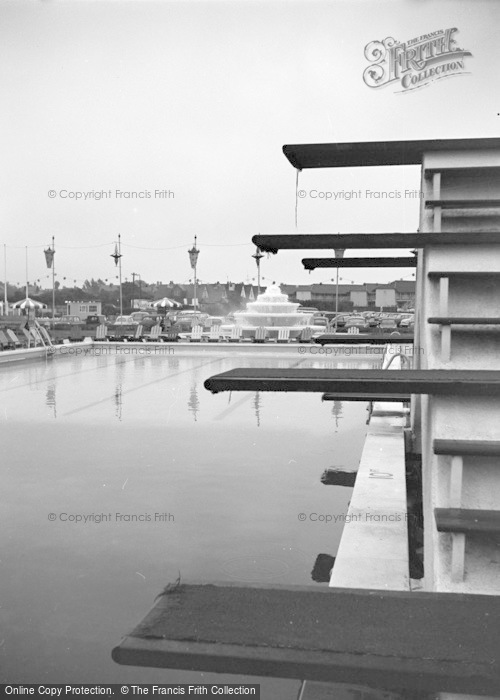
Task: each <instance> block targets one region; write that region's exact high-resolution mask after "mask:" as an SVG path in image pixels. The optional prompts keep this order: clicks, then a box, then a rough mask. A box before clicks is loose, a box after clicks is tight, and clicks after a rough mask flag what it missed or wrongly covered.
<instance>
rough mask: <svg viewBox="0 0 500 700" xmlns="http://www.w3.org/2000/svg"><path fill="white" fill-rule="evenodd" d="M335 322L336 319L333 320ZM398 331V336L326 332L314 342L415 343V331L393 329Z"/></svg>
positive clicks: (328, 343) (339, 343)
mask: <svg viewBox="0 0 500 700" xmlns="http://www.w3.org/2000/svg"><path fill="white" fill-rule="evenodd" d="M333 323H335V321H333ZM391 332H393V333H394V332H396V333H398V335H397V336H393V335H391V334H390V333H389V334H383V333H379V334H378V335H376V334H374V333H367V334H366V335H365V334H363V333H355V334H349V335H348V334H347V333H346V334H345V335H342V331H340V332H339V333H325V334H324V335H320V336H318V337H317V338H313V340H314V342H315V343H317V344H318V345H387V343H394V344H396V345H405V344H407V345H410V344H412V343H413V339H414V336H413V333H409V334H408V335H406V334H405V332H404V331H403V330H399V331H391Z"/></svg>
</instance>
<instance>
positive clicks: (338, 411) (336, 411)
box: [332, 400, 342, 428]
mask: <svg viewBox="0 0 500 700" xmlns="http://www.w3.org/2000/svg"><path fill="white" fill-rule="evenodd" d="M332 416H333V417H334V418H335V427H336V428H338V427H339V419H340V418H342V401H338V400H335V401H334V402H333V405H332Z"/></svg>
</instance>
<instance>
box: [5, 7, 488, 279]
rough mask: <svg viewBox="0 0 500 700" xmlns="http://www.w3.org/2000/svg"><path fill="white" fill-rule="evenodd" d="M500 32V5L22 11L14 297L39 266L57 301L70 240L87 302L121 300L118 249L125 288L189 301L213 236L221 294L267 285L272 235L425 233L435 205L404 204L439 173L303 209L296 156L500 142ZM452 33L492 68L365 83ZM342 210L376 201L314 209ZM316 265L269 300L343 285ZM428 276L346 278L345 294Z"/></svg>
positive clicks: (10, 144)
mask: <svg viewBox="0 0 500 700" xmlns="http://www.w3.org/2000/svg"><path fill="white" fill-rule="evenodd" d="M499 20H500V4H499V3H497V2H496V1H495V0H463V1H460V0H377V1H376V2H374V1H373V0H329V1H328V2H316V1H315V0H301V1H299V0H287V1H285V0H281V1H278V2H275V1H267V2H260V1H259V0H248V1H245V2H243V1H242V2H240V1H239V0H230V1H228V2H216V1H215V0H203V1H202V2H194V1H190V0H186V1H184V2H182V1H178V2H168V1H164V2H149V1H148V0H135V1H134V0H123V1H120V0H113V1H109V2H107V1H106V0H99V2H88V1H85V0H32V1H25V0H2V2H0V61H1V65H2V67H3V70H2V74H1V77H0V90H1V95H2V97H3V100H4V109H3V110H2V113H1V117H0V142H1V149H2V156H3V157H2V166H3V167H2V168H1V169H0V170H1V175H0V177H1V179H0V196H1V198H0V220H1V235H0V244H1V245H2V247H3V249H4V250H3V253H4V258H5V259H6V263H7V264H6V268H7V279H8V280H9V281H10V282H12V283H17V282H19V283H21V284H23V283H24V281H25V280H26V258H27V260H28V263H27V270H28V272H27V277H28V279H29V280H30V281H31V282H33V281H35V280H37V279H39V280H40V281H41V282H40V283H41V285H42V286H47V287H48V286H49V285H50V284H51V281H50V279H49V272H50V271H49V270H47V269H46V266H45V260H44V256H43V249H44V248H45V247H47V245H48V244H50V242H51V239H52V236H54V238H55V247H56V257H55V259H56V279H57V280H59V281H60V282H61V284H62V285H66V286H72V285H73V284H75V283H76V284H78V285H80V284H82V282H83V280H85V279H87V278H91V277H94V278H99V277H100V278H102V279H108V280H109V281H110V282H111V281H113V282H114V281H115V276H116V274H117V272H116V269H115V266H114V262H113V260H112V258H111V257H110V256H111V254H112V253H113V252H114V244H115V242H116V240H117V237H118V234H120V235H121V242H122V254H123V258H122V264H123V278H124V279H129V280H130V279H131V278H132V273H133V272H134V273H136V274H138V275H140V277H141V278H142V279H143V280H145V281H148V282H156V281H162V282H163V283H167V282H169V281H170V280H174V281H176V282H181V283H182V282H187V281H188V280H189V279H191V278H192V270H191V268H190V265H189V257H188V250H189V248H191V246H192V244H193V239H194V236H195V235H197V240H198V248H199V250H200V255H199V260H198V270H197V272H198V278H199V279H200V280H201V281H203V282H216V281H220V282H226V281H228V280H229V281H233V282H240V281H247V282H249V281H251V280H252V279H255V278H256V267H255V262H254V260H253V259H252V257H251V256H252V254H253V253H254V252H255V248H254V246H253V245H252V243H251V238H252V236H253V235H255V234H257V233H294V232H298V233H302V232H303V233H323V232H324V233H341V232H367V233H368V232H384V231H409V232H410V231H415V230H416V229H417V227H418V211H419V209H418V207H419V201H418V198H411V197H410V196H405V194H404V193H405V191H406V190H408V191H411V190H415V189H416V190H418V188H419V182H420V169H419V167H417V166H411V167H385V168H378V167H377V168H374V167H367V168H345V169H336V168H328V169H322V170H304V171H302V172H300V173H299V180H298V187H299V189H300V190H303V191H304V192H305V193H306V196H305V197H304V198H298V199H297V196H296V171H295V169H294V168H293V167H292V166H291V164H290V163H289V162H288V160H287V159H286V158H285V156H284V155H283V153H282V146H283V145H284V144H297V143H326V142H344V141H383V140H408V139H438V138H469V137H496V136H499V127H500V94H499V88H498V79H497V72H498V67H499V66H500V45H499V42H498V37H497V28H498V26H499V24H500V22H499ZM447 28H457V30H458V31H457V32H456V33H455V38H456V41H457V44H458V45H459V46H460V48H463V49H466V50H468V51H470V53H471V54H472V55H471V56H468V57H466V58H465V71H464V72H463V74H461V75H456V76H454V77H450V78H443V79H440V80H433V81H431V82H429V84H428V85H427V86H426V87H423V88H420V89H415V90H410V91H405V92H402V91H401V88H400V87H398V86H396V85H395V84H390V85H386V86H384V87H381V88H376V89H374V88H370V87H368V86H367V85H366V84H365V82H364V81H363V72H364V70H365V69H366V68H367V67H368V65H369V63H368V61H367V59H366V57H365V53H364V51H365V47H366V46H367V44H369V43H370V42H372V41H377V40H379V41H380V40H383V39H385V38H386V37H393V38H395V39H396V40H397V41H399V42H408V41H410V40H411V39H413V38H416V37H420V36H422V35H423V34H429V33H431V32H434V31H437V30H440V29H447ZM367 189H369V190H371V191H387V192H391V191H392V192H395V191H398V192H400V195H401V196H400V197H399V198H392V199H385V200H384V199H376V198H373V197H371V198H368V197H366V196H364V195H365V193H366V190H367ZM342 190H344V191H347V190H361V191H362V193H363V197H362V198H360V199H358V200H356V199H351V200H346V199H344V200H342V199H337V200H334V199H333V197H332V198H331V199H329V200H326V199H325V198H321V197H320V196H318V195H317V194H316V195H314V194H311V193H314V192H316V193H318V192H340V191H342ZM104 192H105V193H106V194H107V195H108V196H106V197H105V196H102V197H101V199H98V198H96V195H95V193H104ZM133 192H135V193H137V194H138V195H139V194H142V197H139V196H137V197H136V198H132V197H130V196H127V193H133ZM157 192H158V194H157ZM161 192H163V193H164V194H163V196H162V195H161V194H160V193H161ZM77 193H80V198H78V199H77V198H76V197H77ZM85 193H86V195H87V199H85V198H84V196H85ZM92 193H94V194H92ZM123 193H125V194H123ZM147 193H149V194H150V196H149V197H147ZM296 204H297V220H296V216H295V215H296ZM26 251H27V254H26ZM390 252H391V251H387V254H390ZM394 253H395V254H404V252H402V251H394ZM316 254H317V252H316V253H313V255H316ZM359 254H360V255H363V254H365V255H370V254H371V253H370V252H369V251H364V252H363V251H362V252H360V253H359ZM308 255H309V254H308ZM301 257H303V253H302V254H301V253H300V252H295V251H282V252H280V253H278V255H276V256H270V257H268V256H266V257H265V258H264V259H263V260H262V262H261V269H262V275H263V279H264V284H267V283H271V282H273V281H276V282H278V283H280V282H282V283H288V284H309V283H318V282H323V283H326V282H329V281H330V280H331V279H333V277H334V270H317V271H315V272H313V273H308V272H306V271H304V270H303V269H302V265H301V263H300V259H301ZM0 270H2V273H1V274H0V278H2V279H3V278H4V274H3V265H2V261H0ZM411 274H412V272H411V270H410V269H407V268H402V269H389V270H369V269H359V270H347V269H346V270H342V271H341V275H342V276H341V280H342V281H344V282H351V281H352V282H355V283H362V282H364V281H377V282H387V281H391V280H393V279H399V278H405V279H410V278H411Z"/></svg>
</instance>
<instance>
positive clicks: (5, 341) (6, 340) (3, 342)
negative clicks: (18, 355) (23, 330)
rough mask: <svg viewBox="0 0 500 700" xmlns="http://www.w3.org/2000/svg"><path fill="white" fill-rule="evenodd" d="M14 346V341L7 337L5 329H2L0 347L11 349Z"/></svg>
mask: <svg viewBox="0 0 500 700" xmlns="http://www.w3.org/2000/svg"><path fill="white" fill-rule="evenodd" d="M11 346H12V342H11V341H10V340H9V338H7V336H6V335H5V333H4V332H3V331H0V347H1V348H2V350H5V349H7V350H9V349H10V348H11Z"/></svg>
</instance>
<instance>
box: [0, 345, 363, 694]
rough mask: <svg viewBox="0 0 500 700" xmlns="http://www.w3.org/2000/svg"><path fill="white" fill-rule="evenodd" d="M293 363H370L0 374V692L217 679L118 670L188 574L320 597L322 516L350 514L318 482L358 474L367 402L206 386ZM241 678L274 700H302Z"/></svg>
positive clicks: (335, 540)
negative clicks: (165, 594)
mask: <svg viewBox="0 0 500 700" xmlns="http://www.w3.org/2000/svg"><path fill="white" fill-rule="evenodd" d="M292 366H300V367H316V366H317V367H320V366H321V367H325V366H328V367H345V366H356V367H359V368H363V367H370V366H372V365H371V363H370V362H369V361H366V362H363V361H361V360H360V361H354V363H353V361H352V359H351V360H347V361H346V360H344V361H343V360H338V361H329V362H328V363H327V362H322V361H318V360H317V359H314V358H311V357H307V358H303V357H299V356H296V355H290V354H288V355H279V356H278V355H276V356H273V357H260V358H259V357H257V356H256V355H255V354H252V356H247V357H244V356H238V357H234V356H228V355H226V356H224V354H223V353H222V352H214V353H212V354H211V355H210V354H209V355H205V354H203V353H201V352H197V353H195V352H193V351H192V350H191V352H190V353H188V354H184V355H183V351H182V349H180V348H175V354H169V355H166V356H147V357H144V356H137V355H135V356H134V355H130V356H127V355H123V354H120V355H113V354H108V355H104V354H103V355H98V354H96V355H89V356H86V357H69V356H65V357H60V356H59V357H56V358H53V359H52V360H51V359H49V360H43V361H39V362H30V363H27V364H26V365H24V366H23V365H22V364H21V363H19V364H16V365H12V366H10V367H3V368H2V370H1V373H0V393H1V397H2V402H1V406H2V410H1V413H0V421H1V427H0V430H1V436H2V446H3V449H2V456H3V459H2V477H3V478H2V501H3V503H2V509H1V516H0V517H1V528H0V540H1V546H0V551H1V553H2V554H1V574H0V577H1V586H0V620H1V622H2V626H1V629H2V632H1V633H0V659H1V662H2V666H1V671H0V679H1V682H3V683H6V682H8V683H43V682H47V683H65V682H68V683H70V682H72V683H76V682H78V683H111V682H114V683H152V682H155V683H158V682H160V683H162V682H163V683H167V682H171V683H177V682H184V683H188V682H189V683H191V682H196V683H199V682H211V680H212V679H214V680H216V681H217V682H218V681H220V680H221V678H222V677H221V676H213V675H210V674H199V673H189V672H180V671H169V670H158V669H147V668H133V667H122V666H118V665H117V664H115V663H114V662H113V661H112V660H111V656H110V653H111V649H112V647H113V646H115V645H116V644H117V643H118V642H119V640H120V638H121V637H122V636H123V635H124V634H126V633H127V632H129V631H130V630H131V629H132V628H133V627H134V626H135V625H136V624H137V623H139V622H140V621H141V619H142V618H143V617H144V615H145V614H146V612H147V611H148V610H149V608H150V607H151V606H152V604H153V601H154V598H155V596H156V595H157V594H158V593H160V591H161V590H162V589H163V588H164V586H165V585H166V584H167V583H169V582H173V581H175V580H176V579H177V578H178V576H180V577H181V579H182V580H183V581H207V582H208V581H235V582H248V583H263V584H266V583H272V584H300V585H311V586H325V585H327V584H325V583H316V582H315V581H313V579H312V577H311V572H312V570H313V567H314V563H315V560H316V557H317V556H318V554H320V553H323V554H329V555H332V556H335V555H336V552H337V548H338V544H339V541H340V536H341V532H342V524H341V522H338V523H337V524H335V523H329V524H325V523H324V522H319V521H318V520H314V514H318V515H321V514H336V515H339V514H344V513H346V511H347V506H348V502H349V498H350V494H351V489H350V488H342V487H337V486H324V485H323V484H322V483H321V481H320V477H321V474H322V472H323V471H324V470H325V469H326V468H328V467H332V466H336V467H342V468H344V469H346V470H354V469H356V468H357V465H358V463H359V459H360V456H361V451H362V448H363V442H364V435H365V431H366V426H365V420H366V405H365V404H363V403H341V402H333V403H332V402H324V403H322V402H321V396H320V394H295V393H293V394H286V393H262V392H257V393H256V392H245V393H233V394H227V393H221V394H217V395H212V394H210V393H209V392H208V391H206V390H205V389H204V387H203V382H204V380H205V379H207V378H208V377H209V376H211V375H213V374H217V373H219V372H223V371H226V370H229V369H232V368H234V367H292ZM301 514H305V516H306V519H305V520H301V519H300V518H302V517H303V516H302V515H301ZM234 678H235V677H230V676H227V677H225V680H227V681H229V682H230V681H231V679H234ZM207 679H208V680H207ZM248 680H249V682H262V697H263V698H265V697H273V698H280V697H281V694H280V693H281V692H283V697H287V696H289V692H290V688H294V687H295V686H296V684H295V683H292V682H284V681H279V680H272V679H267V680H266V679H262V680H261V681H259V680H258V679H255V678H253V679H248ZM240 681H241V678H239V677H238V678H237V682H240ZM233 682H236V681H234V680H233ZM283 688H284V689H285V690H282V689H283ZM287 693H288V695H287Z"/></svg>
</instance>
